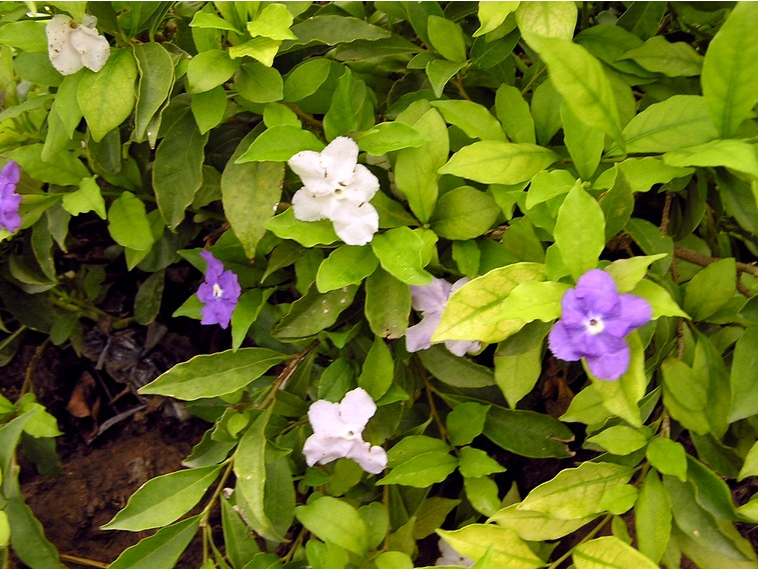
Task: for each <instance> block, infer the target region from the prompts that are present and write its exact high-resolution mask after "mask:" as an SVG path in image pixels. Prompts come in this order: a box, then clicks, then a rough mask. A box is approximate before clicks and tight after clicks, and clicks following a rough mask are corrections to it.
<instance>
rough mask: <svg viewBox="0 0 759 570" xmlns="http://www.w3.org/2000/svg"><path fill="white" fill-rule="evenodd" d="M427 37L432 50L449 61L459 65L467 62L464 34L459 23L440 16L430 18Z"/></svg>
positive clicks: (428, 19)
mask: <svg viewBox="0 0 759 570" xmlns="http://www.w3.org/2000/svg"><path fill="white" fill-rule="evenodd" d="M427 35H428V36H429V38H430V43H431V44H432V48H433V49H434V50H435V51H436V52H438V53H439V54H440V55H442V56H443V57H444V58H445V59H447V60H448V61H454V62H457V63H459V62H463V61H464V60H466V44H465V43H464V33H463V32H462V30H461V26H459V25H458V24H457V23H455V22H451V21H450V20H447V19H445V18H441V17H440V16H429V17H428V18H427Z"/></svg>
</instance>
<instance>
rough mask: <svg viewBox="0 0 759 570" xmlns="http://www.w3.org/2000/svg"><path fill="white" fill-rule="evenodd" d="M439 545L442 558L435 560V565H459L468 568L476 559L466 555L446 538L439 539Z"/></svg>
mask: <svg viewBox="0 0 759 570" xmlns="http://www.w3.org/2000/svg"><path fill="white" fill-rule="evenodd" d="M437 547H438V548H439V549H440V558H438V559H437V560H435V566H458V567H464V568H468V567H470V566H471V565H472V564H474V560H472V559H471V558H469V557H467V556H464V555H463V554H461V553H459V551H458V550H455V549H454V548H453V547H452V546H451V545H450V544H448V543H447V542H446V541H445V539H443V538H441V539H440V540H438V541H437Z"/></svg>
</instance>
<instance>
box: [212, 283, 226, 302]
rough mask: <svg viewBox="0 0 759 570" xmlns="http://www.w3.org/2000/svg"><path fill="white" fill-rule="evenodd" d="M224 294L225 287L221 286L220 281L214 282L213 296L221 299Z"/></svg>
mask: <svg viewBox="0 0 759 570" xmlns="http://www.w3.org/2000/svg"><path fill="white" fill-rule="evenodd" d="M223 294H224V289H222V288H221V287H219V284H218V283H214V284H213V296H214V298H216V299H219V298H220V297H221V296H222V295H223Z"/></svg>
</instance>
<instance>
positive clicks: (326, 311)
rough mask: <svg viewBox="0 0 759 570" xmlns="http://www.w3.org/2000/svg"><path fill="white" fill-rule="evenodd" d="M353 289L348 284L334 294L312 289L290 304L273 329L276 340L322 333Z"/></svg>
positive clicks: (348, 304) (329, 325)
mask: <svg viewBox="0 0 759 570" xmlns="http://www.w3.org/2000/svg"><path fill="white" fill-rule="evenodd" d="M356 289H357V287H356V286H355V285H348V286H345V287H342V288H340V289H337V290H335V291H328V292H327V293H319V292H318V291H317V290H316V288H315V287H311V288H310V289H309V290H308V292H307V293H306V294H305V295H304V296H303V297H301V298H300V299H298V300H297V301H295V302H294V303H293V304H292V305H290V311H289V312H288V313H287V314H286V315H285V316H284V317H283V318H282V320H281V321H280V322H279V323H278V324H277V326H276V327H274V330H273V334H274V335H275V336H276V337H277V338H282V339H288V338H305V337H309V336H312V335H315V334H318V333H319V332H321V331H323V330H326V329H327V328H329V327H331V326H332V325H334V324H335V322H337V319H338V317H339V316H340V313H342V312H343V311H344V310H345V309H347V308H348V307H349V306H350V304H351V302H353V297H354V295H355V294H356Z"/></svg>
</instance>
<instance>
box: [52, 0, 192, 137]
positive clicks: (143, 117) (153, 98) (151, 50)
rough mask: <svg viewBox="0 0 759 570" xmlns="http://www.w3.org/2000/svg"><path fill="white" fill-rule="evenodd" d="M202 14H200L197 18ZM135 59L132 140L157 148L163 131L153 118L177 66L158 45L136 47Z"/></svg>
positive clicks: (169, 90)
mask: <svg viewBox="0 0 759 570" xmlns="http://www.w3.org/2000/svg"><path fill="white" fill-rule="evenodd" d="M201 13H202V12H198V13H197V14H196V16H197V15H198V14H201ZM134 57H135V59H136V60H137V67H138V69H139V72H140V82H139V87H138V89H137V103H136V106H135V112H134V132H133V133H132V138H133V139H134V140H135V141H137V142H140V141H143V140H145V137H147V138H148V140H149V141H150V144H151V146H154V145H155V141H156V138H157V137H158V128H159V127H160V122H158V123H154V118H155V117H156V114H157V113H158V117H159V118H160V113H159V111H160V110H161V108H163V106H164V104H165V103H166V99H167V97H168V96H169V93H170V92H171V88H172V87H173V85H174V62H173V61H172V59H171V55H170V54H169V52H168V51H166V49H165V48H164V47H163V46H162V45H161V44H159V43H156V42H148V43H144V44H138V45H136V46H134ZM64 82H65V80H64ZM151 126H152V130H151ZM149 131H150V132H149Z"/></svg>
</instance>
